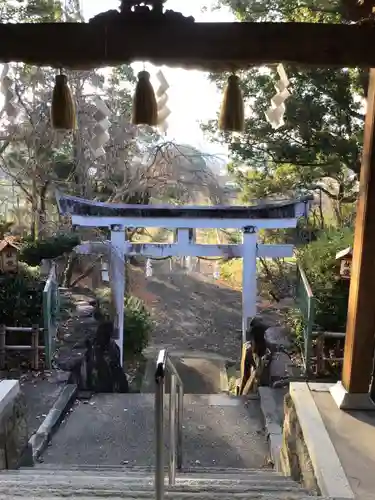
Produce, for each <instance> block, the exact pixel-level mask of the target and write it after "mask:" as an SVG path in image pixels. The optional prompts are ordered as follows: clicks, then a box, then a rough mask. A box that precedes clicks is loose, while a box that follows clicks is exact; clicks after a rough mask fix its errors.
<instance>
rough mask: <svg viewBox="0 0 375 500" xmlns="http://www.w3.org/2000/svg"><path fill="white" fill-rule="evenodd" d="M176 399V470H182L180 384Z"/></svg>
mask: <svg viewBox="0 0 375 500" xmlns="http://www.w3.org/2000/svg"><path fill="white" fill-rule="evenodd" d="M177 397H178V399H177V468H178V469H179V470H180V469H182V429H183V428H182V422H183V412H184V389H183V387H182V385H181V384H179V386H178V396H177Z"/></svg>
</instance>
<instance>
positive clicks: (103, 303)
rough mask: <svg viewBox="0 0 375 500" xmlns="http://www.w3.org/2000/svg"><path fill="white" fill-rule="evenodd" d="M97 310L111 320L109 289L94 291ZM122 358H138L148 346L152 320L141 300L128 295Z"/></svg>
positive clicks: (111, 308) (125, 303)
mask: <svg viewBox="0 0 375 500" xmlns="http://www.w3.org/2000/svg"><path fill="white" fill-rule="evenodd" d="M96 296H97V299H98V302H99V309H100V311H101V312H102V314H104V315H105V316H107V317H108V318H110V319H113V314H114V308H113V305H112V300H111V289H110V288H102V289H99V290H97V291H96ZM124 306H125V311H124V357H125V358H128V359H132V358H135V357H138V356H139V355H140V354H141V353H142V351H143V349H144V348H145V347H146V346H147V344H148V339H149V334H150V332H151V329H152V320H151V316H150V313H149V312H148V311H147V309H146V307H145V305H144V303H143V302H142V300H140V299H138V298H137V297H134V296H132V295H128V296H126V297H125V298H124Z"/></svg>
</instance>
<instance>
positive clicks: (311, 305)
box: [296, 265, 316, 373]
mask: <svg viewBox="0 0 375 500" xmlns="http://www.w3.org/2000/svg"><path fill="white" fill-rule="evenodd" d="M296 303H297V306H298V308H299V310H300V311H301V314H302V317H303V341H304V342H303V352H302V354H303V362H304V368H305V372H306V373H309V372H310V371H311V362H312V341H313V328H314V322H315V307H316V299H315V297H314V294H313V292H312V289H311V286H310V284H309V282H308V279H307V277H306V274H305V272H304V270H303V269H302V268H301V266H300V265H297V282H296Z"/></svg>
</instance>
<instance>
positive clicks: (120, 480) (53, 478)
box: [0, 471, 300, 491]
mask: <svg viewBox="0 0 375 500" xmlns="http://www.w3.org/2000/svg"><path fill="white" fill-rule="evenodd" d="M0 480H1V485H0V489H1V487H2V486H4V485H7V486H8V485H17V486H19V487H22V486H23V485H24V486H32V485H37V486H39V487H42V486H47V487H53V488H55V487H56V488H60V487H64V486H68V485H69V486H71V487H75V488H78V489H81V488H87V489H92V488H94V489H95V488H100V489H102V488H103V489H110V490H111V489H113V488H114V489H121V490H124V489H126V490H127V489H150V488H151V489H153V488H154V477H153V476H151V475H148V476H140V475H137V474H128V475H123V476H120V475H119V476H113V475H112V476H110V475H102V474H100V475H96V476H92V475H89V474H87V475H86V474H78V473H75V474H63V475H61V474H60V473H59V472H52V471H51V473H50V474H48V475H47V474H38V473H35V474H34V475H29V474H26V475H25V474H22V473H18V474H17V473H14V474H1V475H0ZM173 489H174V490H184V491H185V490H189V491H190V490H191V491H196V490H204V491H214V490H216V489H220V490H222V491H224V490H226V489H230V491H250V490H253V489H256V490H262V491H263V490H269V491H280V490H282V491H293V490H296V489H300V485H299V484H297V483H295V482H294V481H292V480H291V479H289V478H284V477H280V476H275V477H262V476H261V477H257V476H255V475H254V476H252V477H250V478H245V479H242V478H238V477H237V476H235V477H234V478H230V479H227V478H221V477H214V478H213V477H210V478H207V477H192V476H184V477H181V475H180V476H178V477H177V478H176V484H175V486H173Z"/></svg>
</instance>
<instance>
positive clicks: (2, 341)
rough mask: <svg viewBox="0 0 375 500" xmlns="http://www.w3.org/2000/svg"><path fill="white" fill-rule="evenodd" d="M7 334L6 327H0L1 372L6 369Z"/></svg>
mask: <svg viewBox="0 0 375 500" xmlns="http://www.w3.org/2000/svg"><path fill="white" fill-rule="evenodd" d="M6 334H7V330H6V327H5V325H0V370H3V369H4V368H5V354H6Z"/></svg>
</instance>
